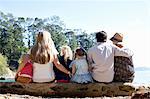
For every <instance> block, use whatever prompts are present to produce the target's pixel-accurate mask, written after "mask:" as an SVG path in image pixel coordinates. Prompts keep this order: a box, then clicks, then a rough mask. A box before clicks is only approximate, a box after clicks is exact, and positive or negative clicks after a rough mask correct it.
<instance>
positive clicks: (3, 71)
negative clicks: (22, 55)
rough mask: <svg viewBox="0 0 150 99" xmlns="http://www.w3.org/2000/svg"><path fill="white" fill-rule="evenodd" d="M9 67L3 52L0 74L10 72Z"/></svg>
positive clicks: (0, 58)
mask: <svg viewBox="0 0 150 99" xmlns="http://www.w3.org/2000/svg"><path fill="white" fill-rule="evenodd" d="M7 68H8V64H7V58H6V57H4V56H2V54H0V76H2V75H5V74H7V73H8V71H7Z"/></svg>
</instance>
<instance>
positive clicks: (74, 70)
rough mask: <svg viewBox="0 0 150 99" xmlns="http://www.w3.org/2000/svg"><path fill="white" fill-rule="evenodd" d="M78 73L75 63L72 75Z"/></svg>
mask: <svg viewBox="0 0 150 99" xmlns="http://www.w3.org/2000/svg"><path fill="white" fill-rule="evenodd" d="M75 73H76V65H75V64H73V65H72V75H74V74H75Z"/></svg>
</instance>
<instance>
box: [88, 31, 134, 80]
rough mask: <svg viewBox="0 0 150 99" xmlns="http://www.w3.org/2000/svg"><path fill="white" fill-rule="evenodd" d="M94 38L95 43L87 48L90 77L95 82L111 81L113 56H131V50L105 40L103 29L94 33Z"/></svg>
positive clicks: (112, 76)
mask: <svg viewBox="0 0 150 99" xmlns="http://www.w3.org/2000/svg"><path fill="white" fill-rule="evenodd" d="M96 40H97V44H96V45H94V46H93V47H91V48H90V49H89V50H88V61H89V64H90V67H91V68H92V70H91V74H92V77H93V79H94V80H95V81H96V82H106V83H109V82H112V81H113V78H114V56H125V57H129V56H132V52H131V51H129V50H124V49H120V48H119V47H117V46H115V45H114V44H112V43H110V42H107V34H106V32H104V31H100V32H97V33H96Z"/></svg>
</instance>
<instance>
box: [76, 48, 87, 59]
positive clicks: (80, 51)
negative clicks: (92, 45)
mask: <svg viewBox="0 0 150 99" xmlns="http://www.w3.org/2000/svg"><path fill="white" fill-rule="evenodd" d="M77 56H79V57H82V56H85V51H84V50H83V49H82V48H77V49H76V52H75V57H77Z"/></svg>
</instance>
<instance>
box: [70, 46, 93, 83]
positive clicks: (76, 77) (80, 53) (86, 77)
mask: <svg viewBox="0 0 150 99" xmlns="http://www.w3.org/2000/svg"><path fill="white" fill-rule="evenodd" d="M71 66H72V78H71V82H76V83H90V82H93V80H92V77H91V75H90V73H89V71H88V70H89V69H88V63H87V60H86V56H85V52H84V50H83V49H82V48H78V49H76V53H75V60H74V61H73V62H72V63H71Z"/></svg>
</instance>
